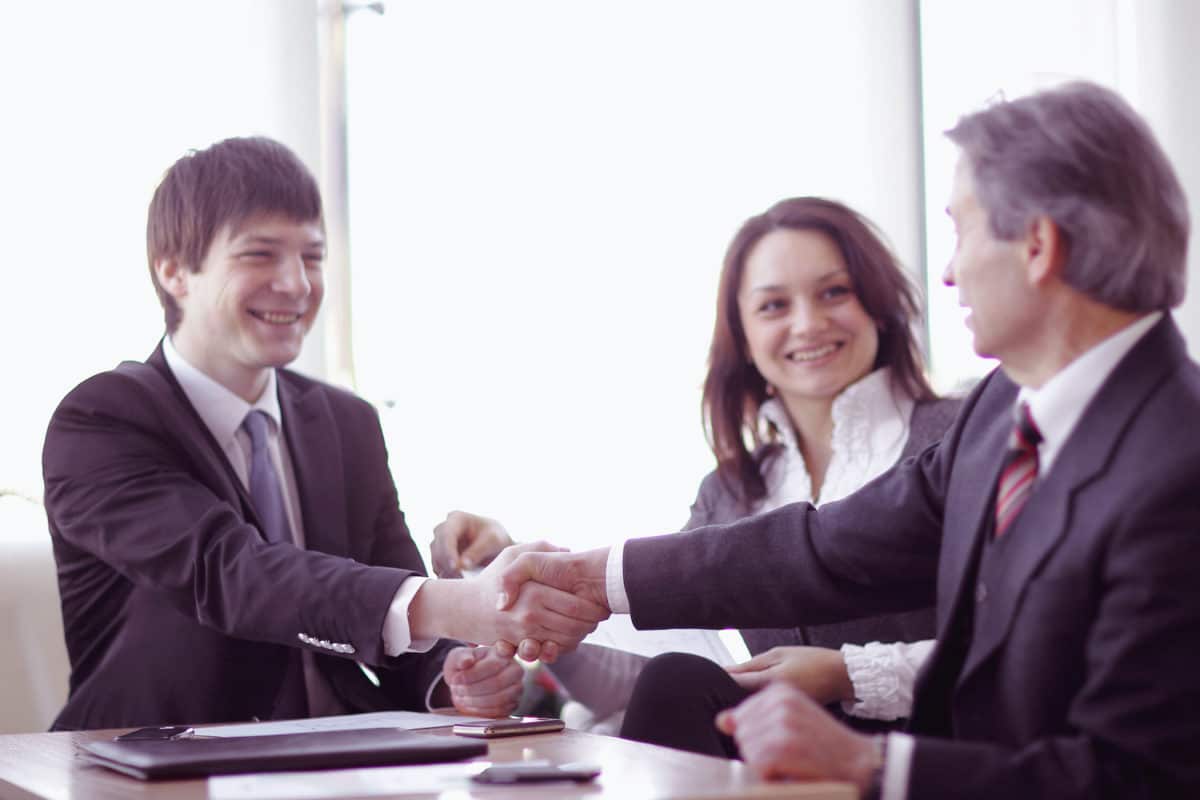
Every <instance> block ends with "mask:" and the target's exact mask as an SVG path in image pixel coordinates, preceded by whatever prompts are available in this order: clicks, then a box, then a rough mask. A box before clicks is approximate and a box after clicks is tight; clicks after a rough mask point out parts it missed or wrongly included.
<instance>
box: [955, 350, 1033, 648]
mask: <svg viewBox="0 0 1200 800" xmlns="http://www.w3.org/2000/svg"><path fill="white" fill-rule="evenodd" d="M991 380H992V381H995V382H997V385H996V387H995V388H991V387H988V388H987V389H985V391H990V392H994V393H995V395H996V396H995V397H989V398H987V400H986V402H987V406H986V407H984V408H981V409H980V413H981V414H982V420H981V423H980V424H979V425H978V426H977V427H976V426H974V425H972V426H970V427H968V428H967V429H966V430H964V431H963V435H962V438H961V441H962V443H963V444H962V445H961V446H960V448H959V453H958V455H957V457H956V458H955V461H954V465H953V467H952V476H951V480H952V481H953V486H952V487H951V492H950V497H951V498H952V499H951V500H950V502H948V504H947V507H946V516H945V519H944V520H943V531H944V533H943V536H942V551H941V554H940V556H939V558H940V560H941V565H940V569H939V570H938V612H939V613H938V638H942V637H943V636H944V635H945V634H946V633H947V630H948V629H949V627H950V626H951V625H952V624H953V622H954V617H955V616H956V615H957V614H958V613H959V612H960V610H961V609H963V608H967V609H968V611H969V608H970V598H971V597H972V596H973V594H974V589H975V586H974V584H975V581H974V576H975V565H976V564H977V563H978V560H979V552H980V549H981V548H982V546H983V540H984V538H985V537H986V536H987V534H988V532H989V531H990V530H991V516H992V507H993V495H994V493H995V487H996V482H997V481H998V480H999V477H1000V468H1001V467H1002V466H1003V462H1004V452H1005V449H1006V447H1007V443H1008V435H1009V433H1010V431H1011V430H1012V422H1011V419H1012V416H1011V414H1010V413H1009V410H1010V409H1011V408H1012V404H1013V402H1015V400H1016V396H1017V387H1016V384H1014V383H1012V381H1010V380H1009V379H1008V378H1007V377H1006V376H1005V375H1003V373H1000V372H999V371H997V373H996V374H995V375H994V376H993V377H992V378H991ZM980 402H981V404H982V403H983V402H984V401H983V400H982V399H981V401H980Z"/></svg>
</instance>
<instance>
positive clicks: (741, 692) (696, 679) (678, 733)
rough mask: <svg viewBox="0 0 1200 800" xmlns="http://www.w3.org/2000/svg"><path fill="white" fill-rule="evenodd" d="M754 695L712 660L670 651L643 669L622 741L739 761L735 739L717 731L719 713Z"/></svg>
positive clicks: (630, 704)
mask: <svg viewBox="0 0 1200 800" xmlns="http://www.w3.org/2000/svg"><path fill="white" fill-rule="evenodd" d="M749 696H750V693H749V692H747V691H746V690H745V689H743V688H742V687H740V686H738V685H737V683H736V682H735V681H734V680H733V678H731V677H729V673H727V672H726V671H725V670H724V669H722V668H721V667H720V666H718V665H717V664H715V663H713V662H712V661H709V660H708V659H707V658H701V657H700V656H694V655H690V654H688V653H666V654H664V655H661V656H656V657H654V658H652V659H651V660H650V661H649V662H648V663H647V664H646V666H645V667H643V668H642V672H641V675H639V676H638V681H637V685H636V686H634V689H633V696H632V697H631V698H630V699H629V706H628V707H627V708H626V711H625V722H624V723H623V724H622V725H621V737H622V738H624V739H632V740H634V741H637V742H648V743H650V744H660V745H663V746H665V747H674V748H676V749H678V750H689V751H691V752H693V753H702V754H704V755H709V756H721V757H723V758H738V750H737V745H736V744H734V741H733V739H731V738H730V737H728V736H726V735H725V734H723V733H721V732H720V731H718V730H717V728H716V724H715V721H714V720H715V718H716V716H717V712H719V711H723V710H724V709H726V708H732V707H733V706H736V705H737V704H738V703H740V702H742V701H743V700H745V699H746V698H747V697H749Z"/></svg>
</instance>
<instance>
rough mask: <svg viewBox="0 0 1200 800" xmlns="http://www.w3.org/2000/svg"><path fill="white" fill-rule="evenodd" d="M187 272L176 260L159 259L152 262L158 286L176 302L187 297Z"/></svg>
mask: <svg viewBox="0 0 1200 800" xmlns="http://www.w3.org/2000/svg"><path fill="white" fill-rule="evenodd" d="M188 274H189V273H188V271H187V269H186V268H185V267H184V266H183V265H182V264H181V263H180V262H179V259H176V258H160V259H159V260H158V261H155V262H154V276H155V277H156V278H158V285H159V286H161V287H162V288H163V291H165V292H166V293H167V294H169V295H171V297H174V298H175V299H176V300H179V299H180V298H182V297H184V296H185V295H187V290H188V279H187V276H188Z"/></svg>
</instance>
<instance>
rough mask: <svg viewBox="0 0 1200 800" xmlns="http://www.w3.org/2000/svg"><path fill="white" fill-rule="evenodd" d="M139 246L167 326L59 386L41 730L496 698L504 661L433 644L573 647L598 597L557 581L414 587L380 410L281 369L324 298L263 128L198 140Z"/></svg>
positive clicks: (506, 685) (304, 200)
mask: <svg viewBox="0 0 1200 800" xmlns="http://www.w3.org/2000/svg"><path fill="white" fill-rule="evenodd" d="M147 245H148V254H149V262H150V272H151V277H152V280H153V282H154V287H155V289H156V291H157V293H158V296H159V299H160V301H161V303H162V305H163V309H164V312H165V317H166V326H167V336H166V337H164V338H163V340H162V342H161V344H160V345H159V347H158V348H156V349H155V350H154V352H153V353H152V354H151V356H150V358H149V359H147V361H146V362H144V363H134V362H126V363H124V364H122V365H120V366H119V367H118V368H117V369H115V370H113V371H111V372H106V373H103V374H100V375H97V376H95V377H93V378H91V379H89V380H87V381H85V382H84V383H83V384H81V385H80V386H79V387H77V388H76V389H75V390H73V391H72V392H71V393H70V394H69V395H68V396H67V397H66V399H65V400H63V402H62V404H61V405H60V406H59V408H58V410H57V411H56V412H55V413H54V416H53V418H52V420H51V422H50V426H49V430H48V432H47V435H46V443H45V449H44V453H43V461H44V465H43V466H44V472H45V486H46V510H47V514H48V517H49V521H50V532H51V536H52V538H53V543H54V550H55V556H56V559H57V561H58V574H59V588H60V593H61V597H62V607H63V623H64V628H65V632H66V639H67V649H68V653H69V655H70V658H71V682H70V696H69V698H68V700H67V704H66V706H65V707H64V709H63V710H62V712H61V713H60V715H59V717H58V719H57V720H56V722H55V725H54V727H55V728H95V727H126V726H136V725H150V724H161V723H211V722H225V721H233V720H248V719H252V718H260V719H269V718H287V717H298V716H306V715H321V714H330V713H339V712H347V711H369V710H378V709H386V708H405V709H413V710H425V709H426V708H428V707H430V706H431V705H444V704H447V703H449V702H451V701H452V702H453V703H454V705H455V706H457V707H458V708H459V709H461V710H463V711H465V712H467V713H472V714H484V715H503V714H506V713H509V712H510V711H511V710H512V708H513V707H514V706H515V704H516V702H517V698H518V696H519V693H520V682H521V669H520V667H519V666H517V665H516V664H515V663H513V662H512V659H511V657H509V656H507V655H501V654H500V653H499V652H497V651H496V650H494V649H492V648H485V647H480V648H466V647H456V646H455V643H453V642H447V641H438V637H441V636H448V637H454V638H458V639H463V640H467V641H472V642H481V643H491V642H496V641H499V640H507V641H513V642H515V641H517V640H518V639H519V638H520V637H521V636H522V635H530V634H533V633H534V631H535V630H536V631H537V633H536V635H542V636H546V637H548V638H549V639H550V640H553V641H557V642H558V643H559V644H560V645H561V646H562V647H564V648H569V647H571V646H573V643H574V642H577V641H578V639H579V638H580V637H582V636H583V635H585V634H586V633H587V632H588V631H590V630H591V629H592V628H593V627H594V624H595V623H594V620H595V619H598V618H599V617H600V616H601V615H602V614H603V613H604V612H603V611H602V610H601V609H598V608H595V607H594V606H592V605H591V604H589V603H586V602H579V601H578V600H576V599H575V598H573V597H571V596H569V595H567V594H565V593H561V592H555V593H554V594H551V595H546V596H545V597H544V598H543V599H544V600H545V601H547V603H548V606H546V607H552V608H554V609H556V610H555V611H542V610H539V609H533V610H531V607H532V604H527V606H526V607H525V608H523V609H521V610H520V611H518V612H517V613H515V614H513V613H501V612H499V611H497V610H496V575H495V570H493V571H491V572H489V573H485V574H483V575H481V576H480V578H478V579H476V580H474V581H427V580H426V579H425V577H424V575H425V571H424V566H423V565H422V563H421V559H420V556H419V555H418V553H417V549H416V547H415V546H414V544H413V542H412V540H411V539H410V537H409V533H408V529H407V528H406V526H405V524H404V517H403V514H402V513H401V512H400V509H399V507H398V504H397V498H396V490H395V486H394V484H393V482H392V478H391V474H390V472H389V470H388V464H387V452H386V450H385V447H384V441H383V436H382V432H381V430H380V426H379V421H378V417H377V415H376V413H375V411H374V410H373V409H372V408H371V407H370V406H369V405H368V404H367V403H366V402H364V401H363V400H361V399H359V398H357V397H355V396H354V395H352V394H350V393H348V392H345V391H342V390H339V389H336V388H334V387H332V386H328V385H326V384H323V383H320V382H317V381H314V380H311V379H308V378H305V377H303V376H300V375H298V374H296V373H293V372H290V371H288V370H285V369H283V367H284V366H285V365H286V364H288V363H290V362H291V361H293V360H294V359H295V358H296V357H297V356H298V355H299V353H300V347H301V344H302V342H303V340H304V337H305V335H306V334H307V332H308V330H309V328H310V327H311V326H312V322H313V320H314V318H315V317H316V314H317V311H318V309H319V308H320V305H321V298H322V292H323V279H322V268H323V264H322V262H323V259H324V254H325V243H324V226H323V222H322V215H321V200H320V195H319V192H318V189H317V185H316V182H315V180H314V179H313V177H312V175H311V174H310V173H309V171H308V170H307V169H306V168H305V167H304V165H303V164H302V163H301V162H300V161H299V159H297V158H296V156H295V155H294V154H292V153H291V152H290V151H289V150H288V149H287V148H285V147H284V146H282V145H280V144H278V143H277V142H274V141H271V140H268V139H261V138H248V139H230V140H226V141H223V142H219V143H217V144H215V145H213V146H212V147H209V148H208V149H206V150H202V151H198V152H193V153H191V154H189V155H187V156H185V157H183V158H181V159H180V160H179V161H178V162H176V163H175V164H174V165H173V166H172V167H171V169H170V170H168V172H167V173H166V175H165V176H164V178H163V180H162V183H161V184H160V186H159V187H158V190H157V191H156V193H155V195H154V199H153V200H152V202H151V204H150V212H149V224H148V229H147ZM511 558H512V554H511V553H510V554H508V555H506V556H504V557H502V559H501V560H502V561H510V560H511ZM506 652H507V651H506ZM439 676H444V678H445V680H444V682H442V681H439Z"/></svg>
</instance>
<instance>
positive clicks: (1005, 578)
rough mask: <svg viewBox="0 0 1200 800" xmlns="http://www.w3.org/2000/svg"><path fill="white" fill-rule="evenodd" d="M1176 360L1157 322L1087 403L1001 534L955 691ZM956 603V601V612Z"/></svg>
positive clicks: (1177, 347) (989, 649)
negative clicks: (998, 556) (997, 570)
mask: <svg viewBox="0 0 1200 800" xmlns="http://www.w3.org/2000/svg"><path fill="white" fill-rule="evenodd" d="M1181 358H1186V352H1185V351H1184V349H1183V340H1182V338H1181V337H1180V336H1179V333H1178V331H1177V329H1176V328H1175V326H1174V323H1173V322H1172V321H1171V320H1170V317H1169V316H1167V317H1164V319H1163V320H1162V321H1161V322H1159V323H1158V324H1157V325H1155V326H1154V327H1153V328H1152V329H1151V330H1150V331H1149V332H1147V334H1146V335H1145V336H1144V337H1143V338H1142V340H1141V341H1140V342H1138V343H1137V344H1136V345H1135V346H1134V348H1133V350H1131V351H1130V352H1129V353H1127V354H1126V355H1125V357H1124V358H1123V359H1122V360H1121V361H1120V363H1119V364H1117V366H1116V368H1115V369H1114V370H1113V372H1112V374H1111V375H1109V377H1108V379H1107V380H1106V381H1105V382H1104V384H1103V385H1102V386H1101V387H1100V391H1099V392H1098V393H1097V394H1096V396H1095V397H1094V398H1093V399H1092V401H1091V403H1089V405H1088V407H1087V409H1086V410H1085V411H1084V413H1083V415H1082V416H1081V417H1080V419H1079V422H1078V424H1076V426H1075V429H1074V430H1073V431H1072V432H1071V435H1070V436H1069V437H1068V438H1067V441H1066V443H1065V444H1064V445H1063V448H1062V450H1061V451H1060V452H1059V454H1058V456H1057V457H1056V459H1055V462H1054V464H1053V466H1052V467H1051V471H1050V473H1049V474H1048V475H1047V476H1046V477H1045V479H1044V480H1043V481H1042V482H1040V483H1039V484H1038V485H1037V486H1036V488H1035V489H1034V492H1033V494H1032V495H1030V498H1029V501H1028V503H1027V504H1026V506H1025V508H1024V509H1023V510H1022V511H1021V515H1020V516H1019V517H1018V518H1017V520H1016V521H1015V522H1014V523H1013V527H1012V528H1011V530H1009V531H1007V532H1006V533H1005V538H1006V539H1007V541H1006V542H1005V543H1004V544H1005V545H1006V546H1007V547H1006V549H1007V552H1006V553H1004V555H1003V556H1002V557H1003V558H1004V559H1005V564H1004V571H1003V573H1002V577H1001V578H1000V581H999V583H995V584H994V585H992V586H989V587H988V589H989V594H988V604H987V607H986V609H985V611H984V613H982V614H980V615H979V617H978V622H979V624H978V625H977V627H976V629H975V632H974V640H973V641H972V643H971V649H970V653H969V655H968V657H967V661H966V663H965V664H964V666H963V671H962V674H961V677H960V683H961V682H962V681H963V680H965V679H966V678H967V677H969V675H970V674H971V673H972V672H973V671H974V670H976V669H977V668H978V667H979V666H980V665H981V664H983V663H984V662H985V661H986V660H987V659H988V658H989V657H990V656H991V655H992V654H993V653H995V652H996V650H997V649H998V648H999V647H1000V645H1001V644H1002V643H1003V642H1004V640H1005V638H1006V637H1007V635H1008V631H1009V628H1010V627H1011V625H1012V621H1013V619H1014V618H1015V616H1016V612H1017V608H1018V606H1019V605H1020V602H1021V598H1022V596H1023V594H1024V591H1025V588H1026V586H1028V584H1029V582H1030V581H1031V580H1032V579H1033V577H1034V576H1035V575H1036V574H1037V572H1038V570H1039V568H1040V567H1041V565H1042V564H1043V562H1045V560H1046V559H1047V558H1048V557H1049V556H1050V554H1051V553H1053V552H1054V550H1055V549H1056V548H1057V547H1058V546H1059V544H1060V543H1061V542H1062V541H1063V539H1064V538H1065V537H1066V536H1067V535H1068V534H1069V532H1070V530H1071V529H1072V528H1076V529H1077V528H1079V527H1081V526H1086V525H1087V524H1089V522H1091V521H1090V520H1088V519H1087V518H1086V514H1087V511H1086V509H1076V508H1075V507H1074V496H1075V494H1076V492H1077V491H1078V490H1079V489H1080V488H1082V487H1083V486H1085V485H1086V484H1088V483H1090V482H1091V481H1093V480H1095V479H1096V478H1098V477H1100V476H1102V475H1103V474H1104V473H1105V472H1106V471H1107V470H1108V466H1109V464H1110V462H1111V460H1112V457H1113V454H1114V452H1115V450H1116V448H1117V446H1118V445H1119V443H1120V439H1121V437H1122V435H1123V434H1124V432H1125V430H1126V428H1127V427H1128V426H1129V424H1130V423H1131V422H1132V420H1133V419H1134V418H1135V417H1136V415H1137V413H1138V409H1140V408H1141V406H1142V405H1143V404H1144V403H1145V402H1146V399H1147V397H1148V396H1149V395H1150V394H1151V393H1152V392H1153V390H1154V388H1155V387H1156V386H1157V385H1158V384H1159V382H1160V381H1161V380H1162V379H1163V378H1164V377H1165V376H1166V374H1167V372H1168V371H1169V370H1170V369H1171V368H1173V367H1174V365H1176V364H1177V363H1178V362H1179V360H1180V359H1181ZM995 477H996V476H993V484H992V485H993V486H994V485H995V480H994V478H995ZM990 496H991V493H989V497H990ZM990 507H991V501H990V500H989V503H988V509H989V510H990ZM986 523H987V520H986V518H984V523H983V524H981V525H980V527H979V529H978V530H977V533H976V539H980V538H981V537H982V536H986V535H988V532H989V531H990V530H991V526H990V524H986ZM963 601H964V598H963V597H959V598H958V602H957V603H956V606H957V605H959V604H961V603H962V602H963Z"/></svg>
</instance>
